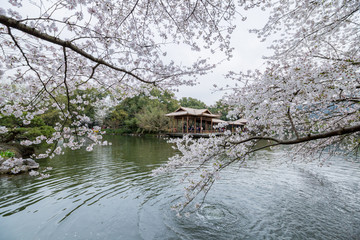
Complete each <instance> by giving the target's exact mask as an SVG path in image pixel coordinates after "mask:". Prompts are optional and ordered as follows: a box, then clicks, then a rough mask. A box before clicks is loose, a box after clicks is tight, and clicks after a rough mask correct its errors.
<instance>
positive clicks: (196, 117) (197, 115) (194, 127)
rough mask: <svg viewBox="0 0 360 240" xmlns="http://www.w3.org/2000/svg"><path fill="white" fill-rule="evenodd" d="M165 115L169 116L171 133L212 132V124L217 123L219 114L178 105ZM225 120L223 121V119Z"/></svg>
mask: <svg viewBox="0 0 360 240" xmlns="http://www.w3.org/2000/svg"><path fill="white" fill-rule="evenodd" d="M165 116H168V117H171V118H172V119H171V121H170V128H171V129H170V132H171V133H182V134H184V133H199V134H202V133H212V132H215V130H214V128H213V125H214V124H218V123H219V122H221V121H222V120H220V115H218V114H212V113H211V112H210V111H209V110H208V109H194V108H186V107H179V108H178V109H177V110H176V111H175V112H172V113H168V114H166V115H165ZM224 122H225V121H224Z"/></svg>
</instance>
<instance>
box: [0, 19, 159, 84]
mask: <svg viewBox="0 0 360 240" xmlns="http://www.w3.org/2000/svg"><path fill="white" fill-rule="evenodd" d="M0 23H1V24H3V25H5V26H7V27H9V28H14V29H17V30H19V31H22V32H24V33H27V34H30V35H32V36H34V37H37V38H40V39H42V40H45V41H47V42H51V43H53V44H56V45H59V46H62V47H65V48H69V49H71V50H73V51H74V52H76V53H78V54H80V55H81V56H83V57H85V58H87V59H89V60H91V61H93V62H96V63H98V64H101V65H104V66H107V67H109V68H111V69H113V70H115V71H119V72H123V73H126V74H127V75H129V76H131V77H134V78H135V79H137V80H139V81H141V82H144V83H148V84H154V85H155V83H156V81H147V80H145V79H142V78H141V77H139V76H137V75H136V74H134V73H132V72H131V71H129V70H126V69H123V68H119V67H117V66H115V65H113V64H111V63H109V62H106V61H105V60H103V59H100V58H96V57H94V56H93V55H91V54H89V53H87V52H85V51H84V50H82V49H80V48H78V47H77V46H75V45H74V44H72V43H71V42H70V41H64V40H62V39H60V38H57V37H53V36H50V35H48V34H46V33H42V32H40V31H38V30H37V29H35V28H31V27H29V26H27V25H26V24H23V23H21V22H19V21H17V20H15V19H13V18H10V17H7V16H4V15H0Z"/></svg>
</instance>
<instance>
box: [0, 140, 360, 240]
mask: <svg viewBox="0 0 360 240" xmlns="http://www.w3.org/2000/svg"><path fill="white" fill-rule="evenodd" d="M108 138H109V139H107V140H110V141H112V143H113V145H112V146H111V147H103V148H96V149H95V150H94V152H91V153H89V152H86V151H75V152H69V153H66V154H65V155H64V156H61V157H59V158H57V159H53V160H44V161H43V162H41V165H42V166H43V167H46V166H51V167H53V170H51V171H50V174H51V177H50V178H48V179H44V180H38V179H34V178H32V177H28V176H26V175H23V176H12V177H1V178H0V216H1V217H0V239H10V240H11V239H358V237H359V236H360V232H359V228H358V227H359V226H360V201H359V199H360V191H359V190H360V185H359V184H360V181H359V180H360V176H359V175H360V171H359V170H360V164H359V163H350V162H347V161H343V160H341V159H334V160H332V162H331V163H332V166H331V167H323V168H320V167H318V166H316V164H315V163H310V164H301V163H300V164H279V162H284V159H283V157H282V156H280V155H279V153H274V152H266V151H265V152H263V156H266V157H260V158H258V159H257V160H256V161H255V160H254V161H253V162H251V163H250V164H249V165H248V167H247V168H240V169H239V168H238V167H236V166H234V167H233V168H231V169H228V170H227V172H225V173H223V175H222V179H221V180H220V181H219V182H217V184H215V185H214V188H213V191H211V192H210V193H209V195H208V197H207V200H206V203H205V204H204V205H203V206H202V207H201V208H200V209H199V210H198V211H197V212H195V213H193V214H191V215H190V216H189V217H183V218H178V217H176V216H175V214H174V212H172V211H170V210H169V209H170V206H171V205H172V204H174V203H175V202H177V201H179V200H181V197H182V194H183V193H182V188H183V186H181V185H179V182H178V178H177V176H176V175H179V174H181V173H177V174H171V175H164V176H158V177H151V176H150V175H149V173H150V171H151V170H152V169H153V168H155V167H156V166H159V164H161V163H163V162H164V161H166V159H167V158H168V157H170V156H172V154H173V153H174V152H173V150H172V149H171V147H170V146H169V145H168V144H166V142H165V141H163V140H161V139H156V138H137V137H116V136H109V137H108Z"/></svg>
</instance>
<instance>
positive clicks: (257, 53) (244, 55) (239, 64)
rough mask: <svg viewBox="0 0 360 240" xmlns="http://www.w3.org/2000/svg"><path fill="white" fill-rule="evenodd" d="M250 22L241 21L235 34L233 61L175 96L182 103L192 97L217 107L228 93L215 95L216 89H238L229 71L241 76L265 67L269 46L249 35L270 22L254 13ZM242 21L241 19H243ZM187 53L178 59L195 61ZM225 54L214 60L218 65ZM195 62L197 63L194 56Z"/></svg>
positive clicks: (223, 63)
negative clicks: (250, 31) (232, 86)
mask: <svg viewBox="0 0 360 240" xmlns="http://www.w3.org/2000/svg"><path fill="white" fill-rule="evenodd" d="M245 13H246V17H247V20H246V21H244V22H243V21H241V20H238V21H237V28H236V29H235V31H234V32H233V36H232V41H231V44H232V47H234V48H235V49H234V52H233V55H234V56H233V58H232V59H231V60H230V61H224V62H222V63H221V64H220V65H218V66H217V67H216V68H215V69H214V70H213V71H212V72H211V73H208V74H207V75H204V76H200V77H199V78H198V81H199V82H200V84H198V85H196V86H193V87H190V86H182V87H179V92H177V93H175V95H176V97H177V98H178V99H180V98H182V97H192V98H196V99H199V100H201V101H203V102H205V103H206V104H207V105H212V104H215V102H216V101H217V100H219V99H220V98H221V97H222V96H223V95H224V92H219V91H217V92H214V91H213V90H214V87H213V85H214V84H216V85H217V86H218V87H225V86H226V85H230V86H231V85H234V81H232V80H229V79H226V78H225V74H227V72H229V71H234V72H239V71H246V70H248V69H259V68H261V66H262V65H263V62H264V60H263V59H262V56H264V55H269V53H270V50H268V49H267V47H266V45H268V43H267V42H260V39H258V38H257V37H256V35H255V34H253V33H249V29H253V28H261V27H263V26H264V25H265V23H266V20H267V13H265V12H263V11H261V10H259V9H255V10H254V9H253V10H250V11H247V12H245ZM239 18H240V17H239ZM189 54H194V55H195V54H196V53H189V52H186V51H183V50H181V51H177V52H176V55H177V56H178V57H181V58H182V59H191V58H192V56H189ZM222 58H223V57H222V56H221V54H218V53H215V54H214V55H212V56H210V59H215V61H214V62H216V61H218V60H219V59H222ZM193 59H196V57H195V56H194V57H193Z"/></svg>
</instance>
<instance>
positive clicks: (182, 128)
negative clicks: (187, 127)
mask: <svg viewBox="0 0 360 240" xmlns="http://www.w3.org/2000/svg"><path fill="white" fill-rule="evenodd" d="M181 132H182V133H184V117H182V118H181Z"/></svg>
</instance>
